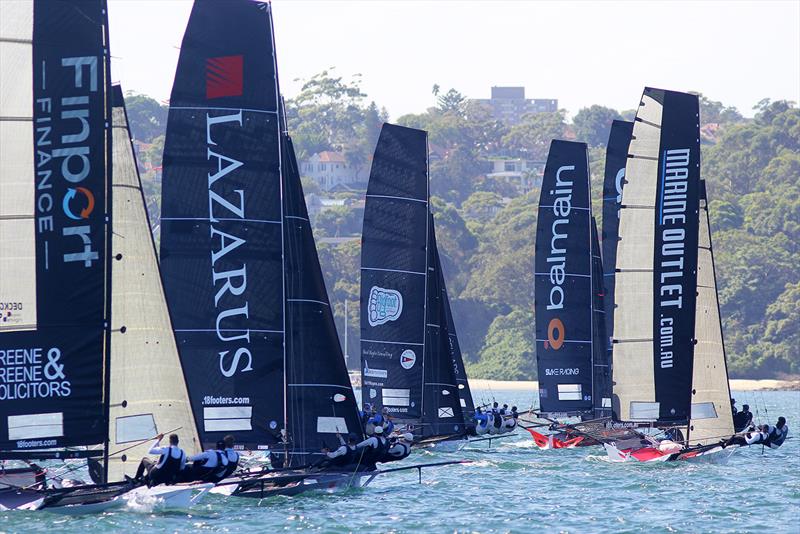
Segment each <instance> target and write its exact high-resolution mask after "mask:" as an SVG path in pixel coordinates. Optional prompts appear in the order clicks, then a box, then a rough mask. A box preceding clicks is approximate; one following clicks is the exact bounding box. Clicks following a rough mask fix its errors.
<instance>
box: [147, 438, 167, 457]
mask: <svg viewBox="0 0 800 534" xmlns="http://www.w3.org/2000/svg"><path fill="white" fill-rule="evenodd" d="M159 443H161V440H160V439H155V440H153V444H152V445H151V446H150V450H149V451H147V454H164V453H165V452H166V451H168V450H169V447H159V446H158V444H159Z"/></svg>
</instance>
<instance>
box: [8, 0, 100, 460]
mask: <svg viewBox="0 0 800 534" xmlns="http://www.w3.org/2000/svg"><path fill="white" fill-rule="evenodd" d="M0 12H1V13H0V18H2V23H0V32H1V33H0V57H2V62H0V77H2V80H3V81H2V86H3V95H2V98H0V154H1V155H2V156H1V157H0V160H1V161H0V191H2V193H1V194H0V314H1V316H2V317H1V318H0V372H2V377H0V449H2V450H4V451H8V450H10V449H38V448H56V447H64V446H72V445H93V444H94V445H96V444H100V443H104V442H105V441H106V439H107V436H108V433H107V432H108V427H107V418H108V415H107V413H106V410H107V398H106V396H105V389H104V386H103V385H104V382H105V380H106V371H107V365H106V362H107V358H108V351H109V344H108V341H109V322H110V319H109V317H110V276H109V267H110V265H109V264H110V256H109V254H108V250H109V248H110V243H111V228H110V220H111V191H110V190H111V116H110V113H111V106H110V81H109V80H110V78H109V52H108V31H107V30H108V23H107V18H106V2H105V1H101V0H84V1H80V0H72V1H44V0H35V1H33V2H3V5H2V7H1V8H0ZM98 454H102V453H101V452H99V453H98ZM3 456H4V457H8V456H9V455H8V454H7V453H3Z"/></svg>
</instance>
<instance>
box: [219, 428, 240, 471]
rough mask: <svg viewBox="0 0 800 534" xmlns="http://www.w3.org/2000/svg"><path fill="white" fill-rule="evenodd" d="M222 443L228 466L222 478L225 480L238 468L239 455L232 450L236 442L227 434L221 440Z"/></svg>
mask: <svg viewBox="0 0 800 534" xmlns="http://www.w3.org/2000/svg"><path fill="white" fill-rule="evenodd" d="M222 442H223V443H224V444H225V457H226V458H227V459H228V465H227V467H226V468H225V472H224V473H223V476H222V478H227V477H229V476H231V475H232V474H233V473H234V471H236V469H237V468H238V467H239V453H238V452H236V451H235V450H233V446H234V444H235V443H236V440H235V439H234V437H233V436H232V435H230V434H228V435H227V436H225V437H224V438H222Z"/></svg>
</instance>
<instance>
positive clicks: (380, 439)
mask: <svg viewBox="0 0 800 534" xmlns="http://www.w3.org/2000/svg"><path fill="white" fill-rule="evenodd" d="M388 447H389V444H388V442H387V441H386V438H385V437H384V436H383V427H382V426H376V427H375V435H373V436H371V437H369V438H367V439H365V440H364V441H362V442H361V443H359V444H358V445H356V449H358V450H360V451H361V450H363V455H362V457H361V463H362V464H363V465H365V466H371V467H374V466H375V462H378V461H380V458H381V457H382V456H383V454H384V452H386V449H387V448H388Z"/></svg>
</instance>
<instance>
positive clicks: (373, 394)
mask: <svg viewBox="0 0 800 534" xmlns="http://www.w3.org/2000/svg"><path fill="white" fill-rule="evenodd" d="M377 396H378V390H376V389H375V388H369V398H370V399H374V398H375V397H377Z"/></svg>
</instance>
